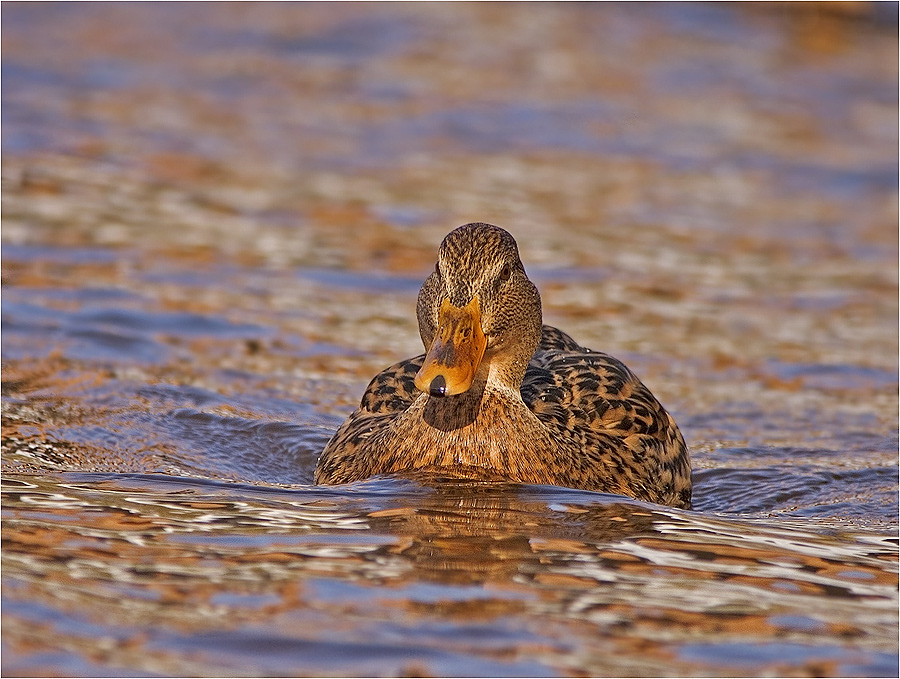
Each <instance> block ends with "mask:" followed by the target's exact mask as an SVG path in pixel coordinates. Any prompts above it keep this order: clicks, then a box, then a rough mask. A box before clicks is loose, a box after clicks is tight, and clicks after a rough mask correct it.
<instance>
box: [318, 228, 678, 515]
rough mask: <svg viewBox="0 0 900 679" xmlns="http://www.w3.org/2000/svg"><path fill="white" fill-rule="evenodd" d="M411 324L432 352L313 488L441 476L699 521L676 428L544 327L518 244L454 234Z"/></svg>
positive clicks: (628, 383)
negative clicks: (596, 497)
mask: <svg viewBox="0 0 900 679" xmlns="http://www.w3.org/2000/svg"><path fill="white" fill-rule="evenodd" d="M416 316H417V319H418V325H419V334H420V336H421V339H422V343H423V345H424V349H425V351H424V352H423V353H422V354H420V355H418V356H416V357H414V358H409V359H406V360H402V361H400V362H398V363H396V364H394V365H392V366H390V367H389V368H386V369H385V370H383V371H382V372H381V373H379V374H378V375H376V376H375V377H374V379H372V381H371V382H370V383H369V385H368V387H367V388H366V390H365V392H364V393H363V396H362V399H361V401H360V404H359V407H358V408H357V409H356V410H355V411H354V412H352V413H351V414H350V416H349V417H348V418H347V419H346V420H345V421H344V422H343V424H341V426H340V427H339V428H338V430H337V431H336V432H335V434H334V436H333V437H332V438H331V440H330V441H329V442H328V443H327V445H326V446H325V448H324V450H323V451H322V453H321V455H320V456H319V459H318V461H317V464H316V470H315V478H314V480H315V483H316V484H321V485H334V484H344V483H352V482H356V481H362V480H365V479H368V478H371V477H373V476H380V475H387V474H403V473H418V474H421V473H435V474H437V475H439V476H440V475H443V476H447V477H450V478H454V479H477V480H488V481H504V482H512V483H521V484H541V485H552V486H562V487H567V488H575V489H582V490H590V491H596V492H600V493H612V494H616V495H623V496H626V497H629V498H633V499H636V500H641V501H646V502H651V503H654V504H659V505H667V506H670V507H677V508H683V509H690V508H691V463H690V457H689V454H688V449H687V446H686V445H685V442H684V438H683V436H682V435H681V432H680V430H679V429H678V426H677V425H676V423H675V420H674V419H673V418H672V416H671V415H670V414H669V413H668V412H667V411H666V410H665V409H664V408H663V406H662V405H661V404H660V402H659V401H658V400H657V399H656V397H654V396H653V394H652V393H651V392H650V390H649V389H648V388H647V387H646V386H644V384H643V383H642V382H641V381H640V380H639V379H638V378H637V377H636V376H635V374H634V373H633V372H632V371H631V370H630V369H629V368H628V367H627V366H626V365H625V364H624V363H622V362H621V361H619V360H618V359H616V358H614V357H612V356H610V355H608V354H606V353H603V352H601V351H593V350H591V349H588V348H585V347H583V346H581V345H579V344H578V343H577V342H576V341H575V340H573V339H572V338H571V337H570V336H569V335H567V334H566V333H565V332H563V331H561V330H559V329H557V328H555V327H552V326H549V325H545V324H544V323H543V317H542V308H541V297H540V293H539V292H538V289H537V287H536V286H535V285H534V283H532V281H531V280H530V279H529V278H528V276H527V274H526V272H525V267H524V266H523V264H522V261H521V259H520V257H519V250H518V245H517V244H516V241H515V239H514V238H513V236H512V235H511V234H510V233H509V232H507V231H506V230H504V229H502V228H501V227H498V226H494V225H491V224H485V223H481V222H477V223H471V224H464V225H463V226H460V227H458V228H456V229H454V230H453V231H451V232H450V233H449V234H448V235H447V236H446V237H445V238H444V240H443V242H442V243H441V245H440V247H439V249H438V255H437V263H436V265H435V268H434V271H433V272H432V273H431V274H430V275H429V276H428V278H426V279H425V282H424V283H423V284H422V287H421V289H420V291H419V295H418V299H417V302H416Z"/></svg>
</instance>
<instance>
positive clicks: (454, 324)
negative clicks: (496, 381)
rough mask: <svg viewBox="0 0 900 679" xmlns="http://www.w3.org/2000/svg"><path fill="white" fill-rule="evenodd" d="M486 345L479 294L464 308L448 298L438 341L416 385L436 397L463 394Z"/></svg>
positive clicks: (436, 340)
mask: <svg viewBox="0 0 900 679" xmlns="http://www.w3.org/2000/svg"><path fill="white" fill-rule="evenodd" d="M486 346H487V339H485V337H484V331H482V329H481V305H480V304H479V302H478V297H477V296H475V297H473V298H472V301H471V302H469V303H468V304H467V305H466V306H464V307H457V306H453V305H452V304H451V303H450V300H449V299H445V300H444V301H443V302H441V308H440V311H438V328H437V332H436V333H435V335H434V341H432V343H431V347H430V348H429V349H428V354H426V356H425V362H424V363H423V364H422V367H421V369H420V370H419V372H418V373H417V374H416V387H417V388H418V389H419V390H421V391H424V392H425V393H426V394H431V395H432V396H455V395H456V394H461V393H463V392H464V391H466V390H468V388H469V387H471V386H472V380H473V379H475V373H476V371H477V370H478V365H479V364H480V363H481V358H482V356H484V349H485V347H486Z"/></svg>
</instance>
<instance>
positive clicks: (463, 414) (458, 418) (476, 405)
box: [422, 382, 497, 432]
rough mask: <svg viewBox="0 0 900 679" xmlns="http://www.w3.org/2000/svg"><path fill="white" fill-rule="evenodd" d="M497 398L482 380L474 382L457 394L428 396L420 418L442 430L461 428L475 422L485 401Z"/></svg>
mask: <svg viewBox="0 0 900 679" xmlns="http://www.w3.org/2000/svg"><path fill="white" fill-rule="evenodd" d="M494 398H497V395H495V393H494V390H493V389H490V390H488V388H487V384H486V383H484V382H475V383H474V384H473V385H472V386H471V387H470V388H469V390H468V391H465V392H464V393H462V394H459V395H457V396H428V397H427V400H426V401H425V404H424V407H423V409H422V419H423V420H425V422H426V423H427V424H428V426H430V427H433V428H434V429H437V430H438V431H442V432H451V431H455V430H458V429H463V428H464V427H467V426H469V425H472V424H474V423H475V421H476V420H477V419H478V414H479V413H480V412H481V411H482V409H483V408H484V405H485V403H486V402H489V401H491V400H493V399H494Z"/></svg>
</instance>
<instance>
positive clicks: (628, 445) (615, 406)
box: [522, 326, 691, 507]
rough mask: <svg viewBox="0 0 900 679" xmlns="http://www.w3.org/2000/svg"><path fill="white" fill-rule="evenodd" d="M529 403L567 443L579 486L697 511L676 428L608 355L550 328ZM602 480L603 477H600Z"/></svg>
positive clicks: (533, 372)
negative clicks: (694, 506) (626, 491)
mask: <svg viewBox="0 0 900 679" xmlns="http://www.w3.org/2000/svg"><path fill="white" fill-rule="evenodd" d="M522 399H523V400H524V401H525V404H526V405H527V406H528V408H529V409H530V410H531V411H532V412H533V413H534V414H535V415H536V416H537V417H538V419H539V420H540V421H541V422H542V423H543V424H544V426H546V427H547V428H548V429H549V430H550V431H551V432H552V433H553V435H554V438H556V439H557V440H559V441H561V442H563V443H565V444H567V445H565V446H564V447H565V449H566V450H568V451H570V452H569V453H568V454H569V459H568V460H566V461H565V462H564V463H563V465H564V466H565V467H566V468H567V469H570V470H572V471H571V473H572V475H573V478H572V479H570V482H573V483H577V484H578V486H579V487H582V488H584V487H588V486H589V485H592V486H593V487H595V488H596V489H597V490H605V491H608V492H623V489H625V488H627V489H628V490H630V491H631V492H629V493H627V494H629V495H632V496H633V497H639V498H642V499H646V500H650V501H652V502H659V503H661V504H672V505H675V506H682V507H690V497H691V481H690V475H691V472H690V460H689V457H688V452H687V448H686V446H685V444H684V439H683V438H682V436H681V433H680V432H679V430H678V427H677V426H676V424H675V421H674V420H673V419H672V417H671V416H670V415H669V413H667V412H666V410H665V409H664V408H663V407H662V405H661V404H660V403H659V401H657V400H656V398H655V397H654V396H653V394H652V393H651V392H650V390H649V389H647V387H646V386H644V384H643V383H641V381H640V380H639V379H638V378H637V377H636V376H635V375H634V373H632V372H631V370H629V369H628V367H627V366H625V364H624V363H622V362H621V361H619V360H618V359H616V358H613V357H612V356H609V355H608V354H604V353H602V352H596V351H591V350H589V349H585V348H584V347H581V346H579V345H578V344H577V343H576V342H575V341H574V340H572V338H570V337H569V336H568V335H566V334H565V333H564V332H562V331H560V330H557V329H555V328H551V327H550V326H544V335H543V337H542V340H541V345H540V347H539V349H538V351H537V352H535V354H534V356H533V357H532V359H531V362H530V363H529V366H528V370H527V371H526V373H525V379H524V381H523V383H522ZM594 477H596V478H594Z"/></svg>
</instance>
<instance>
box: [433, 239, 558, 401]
mask: <svg viewBox="0 0 900 679" xmlns="http://www.w3.org/2000/svg"><path fill="white" fill-rule="evenodd" d="M417 315H418V318H419V333H420V334H421V336H422V342H423V343H424V344H425V349H426V351H427V352H428V353H427V354H426V356H425V362H424V363H423V364H422V368H421V369H420V370H419V372H418V374H417V375H416V387H418V388H419V389H420V390H421V391H424V392H425V393H427V394H430V395H432V396H454V395H456V394H461V393H463V392H465V391H468V390H469V388H470V387H471V386H472V384H473V383H474V382H476V380H480V381H483V382H484V383H486V384H494V385H495V386H504V387H508V388H511V389H516V390H518V388H519V387H520V386H521V384H522V378H523V377H524V376H525V369H526V367H527V366H528V361H529V359H530V358H531V356H532V354H534V351H535V349H537V347H538V344H539V343H540V340H541V296H540V294H538V291H537V288H536V287H535V286H534V284H533V283H532V282H531V281H530V280H528V276H527V275H526V274H525V268H524V267H523V266H522V261H521V260H520V259H519V249H518V247H517V246H516V241H515V239H513V237H512V236H511V235H509V233H507V232H506V231H504V230H503V229H501V228H500V227H497V226H491V225H490V224H480V223H479V224H466V225H464V226H460V227H459V228H458V229H455V230H453V231H451V232H450V234H448V235H447V237H446V238H444V241H443V242H442V243H441V247H440V249H439V250H438V259H437V265H436V266H435V269H434V272H433V273H432V274H431V275H430V276H429V277H428V278H427V279H426V280H425V283H423V284H422V289H421V290H420V291H419V300H418V304H417Z"/></svg>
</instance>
